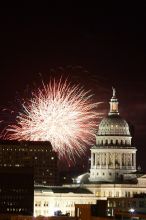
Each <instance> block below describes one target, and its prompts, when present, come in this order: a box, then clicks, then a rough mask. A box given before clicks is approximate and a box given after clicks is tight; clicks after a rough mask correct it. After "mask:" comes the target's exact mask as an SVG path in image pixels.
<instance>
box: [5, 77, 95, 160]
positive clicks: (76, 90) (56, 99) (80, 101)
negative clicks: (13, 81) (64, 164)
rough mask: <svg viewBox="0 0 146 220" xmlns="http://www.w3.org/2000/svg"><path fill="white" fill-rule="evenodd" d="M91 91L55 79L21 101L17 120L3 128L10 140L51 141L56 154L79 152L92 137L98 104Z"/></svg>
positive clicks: (67, 155)
mask: <svg viewBox="0 0 146 220" xmlns="http://www.w3.org/2000/svg"><path fill="white" fill-rule="evenodd" d="M92 96H93V95H92V94H91V92H90V91H85V90H84V88H83V87H81V86H80V85H79V84H78V85H71V83H69V82H68V81H67V80H62V79H60V80H59V81H56V80H55V79H54V80H52V81H50V83H49V84H48V85H44V84H43V86H42V88H41V89H38V90H37V91H35V92H33V93H32V98H31V99H30V100H28V101H26V102H24V103H23V104H22V107H23V111H21V112H19V113H18V115H17V118H16V123H15V124H13V125H9V126H8V128H7V129H6V135H5V138H6V139H9V140H31V141H50V142H51V144H52V146H53V149H54V150H55V151H56V152H58V154H59V157H62V156H66V157H70V158H71V157H72V156H74V155H75V154H77V155H79V156H80V155H81V154H82V153H83V152H84V151H85V149H86V146H87V145H90V144H91V143H92V141H93V140H94V139H95V131H96V126H97V118H98V117H99V113H98V112H97V106H98V104H99V103H95V102H93V100H92Z"/></svg>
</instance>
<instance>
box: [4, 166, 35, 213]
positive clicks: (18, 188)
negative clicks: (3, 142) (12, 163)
mask: <svg viewBox="0 0 146 220" xmlns="http://www.w3.org/2000/svg"><path fill="white" fill-rule="evenodd" d="M33 200H34V180H33V170H31V169H30V168H28V169H26V168H23V167H15V168H12V167H11V168H10V167H9V168H0V213H1V214H2V213H14V214H24V215H33Z"/></svg>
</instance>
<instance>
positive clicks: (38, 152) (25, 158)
mask: <svg viewBox="0 0 146 220" xmlns="http://www.w3.org/2000/svg"><path fill="white" fill-rule="evenodd" d="M3 167H32V168H33V170H34V184H43V185H56V184H57V182H58V175H57V154H56V153H55V152H54V151H53V150H52V146H51V143H50V142H47V141H46V142H41V141H1V142H0V168H3Z"/></svg>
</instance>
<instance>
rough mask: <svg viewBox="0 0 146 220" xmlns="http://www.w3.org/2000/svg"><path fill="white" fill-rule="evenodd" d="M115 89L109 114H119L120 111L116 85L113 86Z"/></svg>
mask: <svg viewBox="0 0 146 220" xmlns="http://www.w3.org/2000/svg"><path fill="white" fill-rule="evenodd" d="M112 90H113V96H112V98H111V100H110V112H109V115H119V111H118V104H119V102H118V99H117V98H116V89H115V88H114V87H112Z"/></svg>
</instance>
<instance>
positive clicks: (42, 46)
mask: <svg viewBox="0 0 146 220" xmlns="http://www.w3.org/2000/svg"><path fill="white" fill-rule="evenodd" d="M132 6H133V5H132ZM132 6H131V7H130V8H127V5H126V6H124V5H123V7H121V6H120V7H119V6H118V9H117V8H116V7H115V5H114V6H113V3H111V5H110V7H108V6H107V7H101V6H96V7H95V6H92V5H89V6H88V5H86V6H84V7H83V6H82V7H77V6H73V5H71V6H67V8H65V7H62V8H60V6H58V7H47V6H44V8H43V7H41V8H40V9H39V8H37V9H34V10H32V9H29V10H28V8H26V9H25V8H11V7H9V8H1V13H0V102H1V108H5V107H6V108H7V107H8V108H9V107H10V106H13V107H14V106H15V105H17V104H18V100H21V97H24V96H27V95H28V96H29V94H28V93H29V92H30V91H31V88H32V87H33V86H34V85H35V86H36V85H39V82H40V81H41V79H43V80H44V81H45V82H47V81H49V78H50V76H58V77H59V76H60V74H62V73H63V74H64V76H65V77H66V76H68V75H69V78H70V79H71V80H72V81H73V82H79V83H81V84H83V85H84V86H85V87H86V88H87V89H91V90H92V91H93V93H94V94H95V100H96V101H103V102H104V104H103V106H102V108H103V110H105V111H106V112H107V111H108V108H109V106H108V101H109V99H110V97H111V93H112V91H111V87H112V86H115V88H116V90H117V96H118V98H119V101H120V112H121V115H122V116H123V117H125V118H126V119H127V121H129V122H131V123H132V124H133V125H134V127H135V141H136V142H135V143H136V147H137V148H138V153H137V154H138V163H140V162H141V164H142V167H143V168H144V169H145V170H146V164H145V163H144V160H145V153H146V149H145V148H146V138H145V133H146V115H145V112H146V82H145V79H146V76H145V74H146V61H145V58H146V17H145V9H146V7H145V4H144V3H142V4H141V5H135V7H134V8H133V7H132ZM119 8H120V10H119ZM125 8H126V9H127V10H125ZM18 108H19V107H18Z"/></svg>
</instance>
